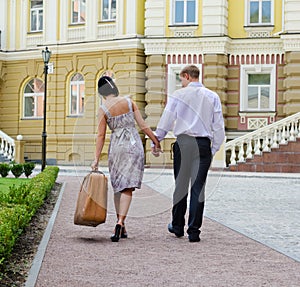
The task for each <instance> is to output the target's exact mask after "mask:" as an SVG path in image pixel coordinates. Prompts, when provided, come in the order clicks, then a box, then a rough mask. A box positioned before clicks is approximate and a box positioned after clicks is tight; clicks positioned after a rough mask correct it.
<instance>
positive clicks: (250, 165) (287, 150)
mask: <svg viewBox="0 0 300 287" xmlns="http://www.w3.org/2000/svg"><path fill="white" fill-rule="evenodd" d="M229 170H230V171H244V172H288V173H300V138H297V139H296V141H295V142H288V143H287V144H285V145H279V147H278V148H272V150H271V151H270V152H262V154H261V155H254V156H253V158H252V159H246V160H245V162H242V163H238V164H235V165H229Z"/></svg>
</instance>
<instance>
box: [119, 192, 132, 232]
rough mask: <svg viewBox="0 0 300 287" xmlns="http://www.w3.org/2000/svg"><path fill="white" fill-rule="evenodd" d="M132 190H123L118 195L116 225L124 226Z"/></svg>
mask: <svg viewBox="0 0 300 287" xmlns="http://www.w3.org/2000/svg"><path fill="white" fill-rule="evenodd" d="M132 191H133V189H132V188H128V189H125V190H124V191H122V192H121V194H120V200H119V207H118V211H117V214H118V224H120V225H122V226H123V225H124V222H125V218H126V216H127V213H128V210H129V207H130V204H131V200H132Z"/></svg>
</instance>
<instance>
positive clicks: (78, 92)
mask: <svg viewBox="0 0 300 287" xmlns="http://www.w3.org/2000/svg"><path fill="white" fill-rule="evenodd" d="M76 75H80V76H81V77H82V79H83V80H79V81H78V80H76V81H74V80H72V79H73V78H74V77H75V76H76ZM73 86H76V111H75V113H73V111H72V99H73V97H74V96H73V95H72V92H73V89H72V88H73ZM81 86H83V95H82V94H81ZM69 88H70V92H69V116H71V117H77V116H82V115H84V99H85V81H84V77H83V75H82V74H81V73H74V74H73V75H72V76H71V78H70V86H69ZM81 98H82V99H83V100H82V107H80V101H81ZM80 108H82V112H80Z"/></svg>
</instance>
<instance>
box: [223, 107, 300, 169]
mask: <svg viewBox="0 0 300 287" xmlns="http://www.w3.org/2000/svg"><path fill="white" fill-rule="evenodd" d="M225 150H226V152H227V154H229V157H230V158H229V160H228V169H229V170H230V171H243V172H287V173H300V112H299V113H296V114H294V115H292V116H290V117H287V118H284V119H282V120H280V121H277V122H275V123H273V124H271V125H268V126H266V127H263V128H260V129H258V130H256V131H254V132H251V133H248V134H246V135H244V136H242V137H239V138H237V139H234V140H232V141H228V142H227V143H226V144H225Z"/></svg>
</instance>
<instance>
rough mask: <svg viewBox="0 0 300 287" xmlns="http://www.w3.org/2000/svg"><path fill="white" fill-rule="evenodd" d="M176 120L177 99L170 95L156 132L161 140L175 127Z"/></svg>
mask: <svg viewBox="0 0 300 287" xmlns="http://www.w3.org/2000/svg"><path fill="white" fill-rule="evenodd" d="M175 120H176V100H175V98H174V97H169V98H168V102H167V105H166V107H165V109H164V111H163V114H162V116H161V118H160V120H159V123H158V125H157V128H156V131H155V132H154V133H155V135H156V136H157V139H158V140H159V141H161V140H163V139H164V138H165V136H166V134H167V133H168V132H169V131H170V130H172V129H173V126H174V122H175Z"/></svg>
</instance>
